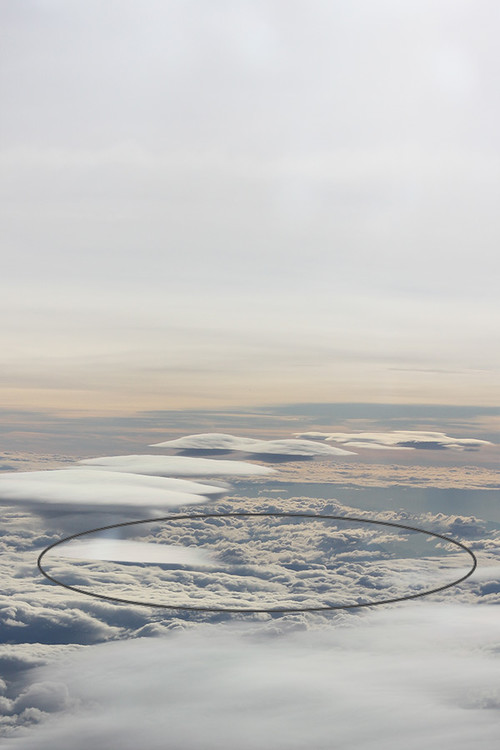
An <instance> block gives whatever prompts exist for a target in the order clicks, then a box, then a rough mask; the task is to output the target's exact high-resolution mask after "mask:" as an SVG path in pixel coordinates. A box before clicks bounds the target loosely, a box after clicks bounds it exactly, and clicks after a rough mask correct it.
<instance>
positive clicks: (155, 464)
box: [79, 455, 273, 477]
mask: <svg viewBox="0 0 500 750" xmlns="http://www.w3.org/2000/svg"><path fill="white" fill-rule="evenodd" d="M79 463H80V464H83V465H84V466H89V467H90V468H93V469H95V468H103V469H107V470H108V471H125V472H131V473H133V474H148V475H153V476H159V477H171V476H175V477H252V476H265V475H267V474H272V473H273V469H271V468H268V467H267V466H260V465H258V464H250V463H246V462H244V461H223V460H215V459H213V458H190V457H189V456H148V455H144V456H143V455H132V456H102V457H100V458H86V459H84V460H83V461H79Z"/></svg>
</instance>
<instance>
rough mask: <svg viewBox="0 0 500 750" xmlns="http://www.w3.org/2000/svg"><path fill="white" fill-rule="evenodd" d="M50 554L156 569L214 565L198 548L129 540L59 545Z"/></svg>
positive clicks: (83, 541)
mask: <svg viewBox="0 0 500 750" xmlns="http://www.w3.org/2000/svg"><path fill="white" fill-rule="evenodd" d="M52 554H55V555H57V556H58V557H70V558H80V559H84V560H110V561H113V562H139V563H141V564H143V563H153V564H156V565H189V566H194V567H207V566H212V565H213V564H214V563H215V557H214V556H213V555H211V554H210V553H209V552H207V551H206V550H203V549H201V548H200V547H183V546H181V545H176V544H154V543H149V542H135V541H130V540H129V539H85V540H73V541H70V542H68V543H67V544H62V545H60V546H59V547H57V549H56V550H54V551H53V552H52ZM217 564H220V563H217Z"/></svg>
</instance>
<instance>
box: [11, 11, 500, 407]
mask: <svg viewBox="0 0 500 750" xmlns="http://www.w3.org/2000/svg"><path fill="white" fill-rule="evenodd" d="M0 14H1V17H2V18H1V27H2V29H3V31H2V37H3V39H2V50H1V53H0V54H1V60H0V87H1V88H0V90H1V96H2V103H3V117H2V123H1V144H2V145H1V153H0V160H1V165H2V169H1V170H0V171H1V178H0V180H1V185H0V189H1V191H2V202H1V205H2V207H1V212H2V221H1V226H2V233H3V241H2V248H3V249H2V274H1V280H0V285H1V294H0V312H1V315H2V319H3V321H4V324H3V325H2V333H1V352H2V355H1V356H2V367H1V376H0V389H1V391H0V393H1V399H2V402H3V403H5V404H6V405H9V406H12V407H15V408H18V409H21V410H23V409H42V410H44V409H45V410H51V411H53V410H58V411H73V412H78V411H80V412H104V411H107V412H115V413H117V412H127V413H133V412H134V411H137V410H141V409H158V408H160V409H166V408H168V409H172V408H174V409H175V408H180V409H184V408H201V407H203V408H216V407H227V406H235V405H242V404H253V405H258V404H273V403H286V402H288V403H292V402H296V401H303V402H304V401H344V402H349V401H351V402H352V401H363V402H375V403H377V402H378V403H431V404H437V403H449V404H479V405H486V406H491V405H495V406H496V405H498V403H499V401H498V399H499V395H498V394H499V391H498V385H497V383H498V370H499V359H498V352H499V351H500V346H499V345H498V344H499V341H498V319H499V303H498V292H497V286H498V285H497V279H498V272H499V270H500V269H499V260H498V250H497V248H498V239H499V233H500V220H499V218H498V211H497V206H498V198H499V187H500V185H499V177H498V175H499V173H500V172H499V156H500V152H499V138H500V136H499V133H500V127H499V113H500V102H499V94H498V86H497V81H498V74H499V62H500V56H499V52H498V44H497V39H498V24H499V20H500V19H499V15H500V11H499V8H498V5H497V3H495V2H489V1H488V0H480V1H479V2H470V1H464V0H461V1H460V2H456V1H453V2H451V0H450V1H448V0H446V1H445V0H438V1H437V2H436V1H435V0H433V2H427V1H425V0H424V2H422V1H421V0H419V1H418V2H414V1H413V0H408V2H405V3H400V2H397V1H396V0H394V1H390V0H377V2H368V1H365V2H363V1H361V0H354V1H353V2H349V3H341V2H330V1H329V2H326V1H323V0H312V2H308V3H305V2H298V1H297V0H291V1H290V2H286V3H285V2H283V1H282V0H271V1H267V0H266V2H263V1H262V2H261V1H260V0H253V1H252V2H247V1H244V0H236V2H231V3H228V2H221V1H219V0H213V1H212V0H211V2H209V3H207V2H200V1H199V0H198V1H197V0H187V1H186V2H175V1H173V0H172V1H171V0H169V2H161V1H159V0H158V1H156V0H146V1H145V2H141V3H138V2H133V1H132V0H120V2H117V0H107V1H106V2H105V3H102V2H97V1H96V0H87V1H86V2H80V0H76V1H75V2H72V3H65V2H60V1H58V0H23V1H22V2H5V3H2V6H1V8H0Z"/></svg>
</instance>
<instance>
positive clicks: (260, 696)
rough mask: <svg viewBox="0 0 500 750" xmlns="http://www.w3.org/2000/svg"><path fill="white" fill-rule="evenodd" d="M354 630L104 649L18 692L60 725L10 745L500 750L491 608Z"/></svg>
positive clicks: (229, 634)
mask: <svg viewBox="0 0 500 750" xmlns="http://www.w3.org/2000/svg"><path fill="white" fill-rule="evenodd" d="M351 625H352V627H337V628H335V627H327V628H325V629H323V630H316V631H311V630H310V631H308V632H306V633H303V632H302V633H301V632H286V631H285V632H280V630H281V631H282V630H283V629H282V628H280V627H279V626H274V625H273V626H270V627H269V628H268V629H267V631H268V632H267V636H266V626H263V627H262V628H261V629H260V631H259V637H253V636H252V634H251V632H248V630H241V629H240V630H238V629H235V628H230V627H227V626H222V627H221V628H218V629H213V628H206V627H205V628H198V629H197V630H196V631H190V632H184V633H178V634H176V635H174V636H170V637H167V638H145V639H140V640H137V641H135V642H130V641H128V642H118V643H111V644H104V645H99V646H95V647H93V648H92V649H91V650H89V649H86V650H85V651H83V652H76V653H75V654H71V655H69V656H68V657H67V658H66V659H65V660H64V662H62V663H58V664H54V665H50V666H47V667H45V668H43V669H41V670H38V671H37V672H36V673H35V674H34V675H33V678H34V683H35V684H32V685H31V687H28V688H27V689H26V690H25V691H24V692H23V693H21V695H20V696H19V697H18V698H17V701H16V706H13V710H15V708H16V707H17V708H18V709H19V710H21V709H22V710H25V709H26V707H32V708H36V709H38V710H39V711H43V712H44V714H43V715H44V716H45V717H48V716H50V720H48V721H45V722H43V723H42V724H39V725H38V726H37V727H36V728H35V729H30V728H29V727H27V728H25V729H22V730H21V731H20V732H19V733H18V734H17V735H15V736H14V737H11V738H7V739H6V740H5V742H4V747H5V750H20V748H22V749H23V750H63V748H64V749H65V748H67V747H72V748H73V750H87V749H88V748H89V747H100V748H104V747H120V748H123V750H136V748H137V747H147V748H148V750H163V749H164V748H165V747H175V748H176V749H177V750H192V749H193V748H197V747H203V748H206V749H207V750H226V749H227V750H229V749H231V750H232V749H233V748H235V747H238V748H240V749H241V750H260V748H262V747H266V748H269V750H285V748H286V750H306V748H307V749H309V748H326V747H331V746H332V736H333V735H332V733H333V734H334V740H333V742H334V745H335V747H342V748H360V749H361V748H363V749H365V748H366V750H368V748H369V749H370V750H400V748H402V747H404V748H407V750H420V749H421V748H422V747H425V748H427V749H428V750H439V749H440V748H442V747H443V746H446V747H453V748H454V749H455V750H470V748H471V747H479V746H480V747H481V748H483V749H484V750H496V748H497V746H498V725H499V719H500V689H499V685H498V669H499V663H498V659H499V653H498V612H497V610H496V608H494V607H487V606H485V607H481V608H477V607H467V606H459V605H454V606H453V605H451V606H450V605H448V606H446V605H444V606H443V605H430V604H423V605H417V604H414V605H407V606H405V607H404V608H400V609H391V610H384V611H380V610H379V611H377V612H373V613H367V615H366V616H365V617H363V618H357V619H356V620H355V621H352V620H351Z"/></svg>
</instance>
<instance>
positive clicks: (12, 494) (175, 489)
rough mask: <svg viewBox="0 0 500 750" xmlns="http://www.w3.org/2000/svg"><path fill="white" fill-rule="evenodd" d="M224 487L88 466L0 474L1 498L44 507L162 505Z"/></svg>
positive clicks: (191, 501) (202, 497) (204, 496)
mask: <svg viewBox="0 0 500 750" xmlns="http://www.w3.org/2000/svg"><path fill="white" fill-rule="evenodd" d="M226 491H227V490H226V489H225V488H222V487H215V486H212V485H208V484H201V483H198V482H193V481H188V480H185V479H177V478H163V477H148V476H142V475H141V476H138V475H137V474H135V473H132V472H130V473H127V472H122V471H107V470H97V469H95V470H92V469H91V468H89V469H87V468H85V469H83V468H74V469H56V470H54V471H32V472H15V473H5V474H0V500H1V501H3V502H9V503H13V502H15V503H16V504H18V503H22V504H26V505H37V504H39V505H43V506H46V507H50V506H57V507H61V506H78V507H79V508H82V509H84V508H85V507H87V506H88V507H89V508H92V509H95V510H97V509H99V510H104V509H106V508H116V507H122V506H123V507H128V508H130V507H144V506H145V507H154V508H162V507H171V506H179V505H189V504H196V503H201V502H206V501H207V500H208V498H209V497H210V496H214V495H215V496H217V495H221V494H223V493H225V492H226Z"/></svg>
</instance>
